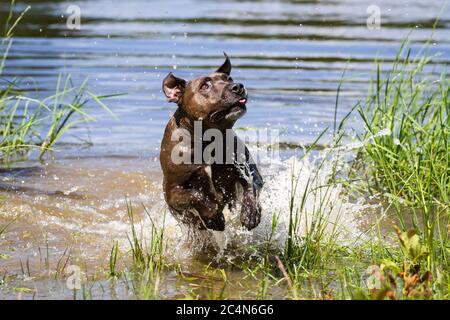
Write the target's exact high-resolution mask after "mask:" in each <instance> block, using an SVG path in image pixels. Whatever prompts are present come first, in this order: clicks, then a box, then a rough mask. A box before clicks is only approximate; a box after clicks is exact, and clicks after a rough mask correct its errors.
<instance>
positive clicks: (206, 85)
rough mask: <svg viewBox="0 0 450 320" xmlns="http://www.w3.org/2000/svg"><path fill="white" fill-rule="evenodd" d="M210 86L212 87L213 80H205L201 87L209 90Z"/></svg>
mask: <svg viewBox="0 0 450 320" xmlns="http://www.w3.org/2000/svg"><path fill="white" fill-rule="evenodd" d="M209 88H211V81H205V82H204V83H203V84H202V85H201V87H200V89H202V90H208V89H209Z"/></svg>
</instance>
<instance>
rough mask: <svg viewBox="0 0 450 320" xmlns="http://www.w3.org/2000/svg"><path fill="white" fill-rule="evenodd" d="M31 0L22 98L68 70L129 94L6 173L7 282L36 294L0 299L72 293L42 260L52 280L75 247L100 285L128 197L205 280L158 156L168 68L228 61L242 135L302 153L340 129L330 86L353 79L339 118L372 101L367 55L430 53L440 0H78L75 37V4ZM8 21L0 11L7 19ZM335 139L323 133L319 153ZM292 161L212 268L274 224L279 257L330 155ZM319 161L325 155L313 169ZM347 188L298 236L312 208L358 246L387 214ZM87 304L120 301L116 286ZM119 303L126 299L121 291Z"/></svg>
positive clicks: (233, 230)
mask: <svg viewBox="0 0 450 320" xmlns="http://www.w3.org/2000/svg"><path fill="white" fill-rule="evenodd" d="M23 3H24V2H23V1H19V3H18V5H17V7H16V10H17V12H18V11H21V10H23V9H24V8H25V5H24V4H23ZM30 3H31V4H32V9H31V10H30V11H29V12H28V14H27V16H26V17H25V18H24V20H23V22H22V23H21V24H20V25H19V26H18V29H17V30H16V32H15V34H16V38H15V40H14V44H13V47H12V49H11V52H10V55H9V59H8V60H7V63H6V68H5V71H4V75H3V76H4V77H5V78H13V77H17V78H19V79H21V87H22V88H23V89H25V90H29V91H30V92H31V93H30V94H33V95H36V96H37V97H44V96H48V95H51V94H52V93H53V92H54V89H55V83H56V81H57V78H58V75H59V74H62V73H68V74H71V75H72V76H73V78H74V81H75V83H78V84H80V83H81V82H82V81H83V80H84V79H85V78H86V77H88V78H89V84H88V87H89V90H90V91H92V92H95V93H96V94H115V93H127V95H124V96H121V97H116V98H112V99H109V100H107V101H105V102H106V103H107V104H108V106H109V107H110V108H111V109H112V110H113V111H114V113H115V114H116V115H117V118H113V117H111V116H110V115H109V114H108V113H106V112H105V111H103V110H101V108H98V107H95V106H94V105H93V104H92V105H90V108H89V110H90V111H89V112H90V114H92V115H94V116H95V117H96V119H97V121H96V122H93V123H89V124H88V125H83V126H80V127H77V128H74V130H72V131H71V132H69V134H68V135H66V136H65V137H64V138H63V139H62V140H61V142H60V143H59V144H58V145H57V148H56V151H55V152H54V153H53V154H52V156H51V157H48V158H47V159H46V160H45V161H44V162H43V163H40V162H34V161H27V162H19V163H16V164H15V165H13V166H12V167H9V168H3V169H0V196H1V198H2V204H1V206H0V224H3V223H6V222H9V221H11V219H14V218H16V219H17V220H16V221H15V222H14V223H13V224H12V225H11V226H10V227H9V228H8V231H7V233H5V235H3V236H2V238H0V253H5V256H1V257H0V275H1V274H2V273H3V272H7V273H8V274H12V275H17V276H18V278H17V279H19V280H20V281H19V282H18V284H17V286H21V287H27V288H30V289H32V290H33V291H32V292H22V293H21V292H20V290H19V291H17V290H16V291H14V290H12V289H9V290H6V291H0V297H1V296H2V295H3V296H8V297H17V296H18V295H19V296H23V297H27V298H30V297H33V296H35V297H41V298H42V297H58V296H61V295H63V296H65V297H67V298H70V297H71V295H72V293H71V292H70V290H67V289H66V288H65V286H64V282H63V284H59V287H58V286H57V288H56V289H55V287H54V283H53V282H49V281H48V280H46V279H48V277H46V276H45V275H46V273H45V263H46V261H45V259H46V256H47V251H48V252H49V254H48V255H49V258H50V266H51V269H53V270H54V269H55V268H56V266H57V264H58V261H59V259H60V258H61V257H62V256H64V255H65V254H67V252H70V256H71V259H70V263H71V264H75V265H80V266H82V267H83V269H87V271H88V273H89V274H92V275H95V274H96V272H97V271H98V272H99V273H100V271H101V270H103V269H102V268H104V267H106V266H107V261H108V257H109V253H110V250H111V247H112V245H113V243H114V242H115V241H117V242H118V244H119V247H120V248H121V250H122V251H123V252H126V250H127V248H128V242H127V232H128V233H129V231H130V229H129V223H128V217H127V212H126V201H127V200H129V201H131V202H132V204H133V208H134V213H135V215H136V217H137V221H138V229H139V230H141V231H142V236H143V237H144V238H146V237H147V238H148V236H149V234H148V232H149V226H150V223H151V222H154V223H156V225H157V226H161V225H162V224H163V222H164V225H165V228H166V237H167V239H168V241H169V248H170V250H168V253H167V259H168V260H170V261H171V262H179V263H181V265H182V266H183V268H184V270H185V271H186V272H198V270H201V268H202V266H203V264H202V263H204V261H203V260H204V259H205V257H203V258H201V259H200V258H198V255H197V254H196V253H195V247H196V246H197V245H198V243H195V242H192V238H190V237H189V236H188V235H187V234H186V232H185V230H184V229H183V228H181V227H180V226H179V225H177V223H176V222H175V220H174V219H173V218H172V217H171V216H170V215H169V214H166V207H165V204H164V201H163V195H162V190H161V180H162V175H161V172H160V169H159V161H158V158H157V156H158V153H159V145H160V141H161V136H162V132H163V129H164V126H165V124H166V123H167V121H168V119H169V117H170V115H171V114H172V113H173V111H174V106H173V105H170V104H168V103H167V102H166V101H165V99H164V97H163V95H162V94H161V91H160V88H161V80H162V78H163V77H164V76H165V75H166V74H167V73H168V72H170V71H172V72H174V73H175V74H176V75H177V76H180V77H185V78H191V77H194V76H197V75H201V74H206V73H208V72H210V71H211V70H214V69H215V68H216V67H217V66H218V65H220V64H221V62H222V61H223V55H222V52H223V51H225V52H227V53H228V55H229V56H230V57H231V60H232V63H233V66H234V69H233V78H234V79H235V80H237V81H239V82H242V83H244V84H245V85H246V86H247V88H248V90H249V95H250V101H249V103H248V112H247V115H246V116H245V117H244V118H243V119H241V120H240V121H239V122H238V124H237V127H238V128H243V129H245V130H247V131H248V130H250V131H251V130H256V129H261V128H265V129H277V130H279V131H280V133H281V136H280V141H281V142H282V143H294V144H297V145H305V144H308V143H311V142H313V141H314V140H315V139H316V137H317V136H318V134H319V133H320V132H322V131H323V130H324V129H325V128H327V127H329V128H332V127H333V121H334V106H335V96H336V88H337V86H338V83H339V81H340V79H341V77H342V74H343V72H344V70H346V73H345V79H346V82H345V84H344V86H343V88H342V92H341V97H340V103H339V109H338V114H337V118H338V119H339V118H342V117H343V116H344V115H345V114H346V113H347V112H348V111H349V109H350V108H351V107H352V106H353V105H354V104H355V102H356V101H357V100H358V99H359V98H362V97H364V94H365V93H366V91H367V88H368V84H369V79H370V74H371V72H372V70H373V61H374V59H376V58H377V59H379V60H383V61H385V62H386V63H385V64H383V68H388V67H389V64H390V62H392V60H393V58H394V56H395V54H396V52H397V50H398V48H399V45H400V42H401V40H402V39H404V37H405V36H407V35H408V34H409V32H410V31H411V30H413V31H412V33H411V34H410V36H409V38H410V42H411V47H412V49H413V53H416V52H418V51H419V50H420V49H421V48H422V46H423V45H424V44H425V42H426V41H427V40H428V39H429V37H430V35H431V34H432V33H433V31H432V26H433V23H434V21H435V18H436V16H437V15H438V14H439V12H441V9H442V7H443V3H444V2H443V1H442V2H441V1H432V2H429V1H398V2H394V1H356V0H354V1H321V2H316V1H305V2H298V1H277V2H272V1H248V2H245V1H220V2H216V1H193V0H192V1H179V2H178V1H177V2H175V3H174V2H173V1H170V2H169V1H166V2H161V3H159V2H151V3H150V2H149V1H144V0H130V1H126V2H123V1H91V0H88V1H82V2H80V3H79V5H80V8H81V13H82V20H81V23H82V24H81V30H68V29H67V26H66V18H67V14H66V9H67V7H68V5H69V3H67V2H65V1H31V2H30ZM112 3H113V4H112ZM369 4H375V5H378V6H379V7H380V9H381V14H382V16H381V28H380V29H379V30H370V29H368V28H367V26H366V19H367V17H368V13H367V12H366V9H367V7H368V5H369ZM6 11H7V6H6V5H5V3H4V2H2V3H1V4H0V12H1V16H2V17H4V16H5V12H6ZM449 13H450V12H449V9H446V8H444V9H443V11H442V12H441V14H440V15H441V20H440V22H439V24H438V26H437V29H436V30H435V31H434V36H433V41H432V42H431V44H430V53H431V54H437V55H436V57H435V58H434V62H433V64H432V67H433V68H434V69H435V70H436V71H437V72H439V71H440V70H442V69H443V66H445V65H446V64H447V63H448V62H449V60H450V43H449V39H450V31H449V23H450V21H449V20H448V17H449ZM358 125H359V124H358V123H355V128H357V127H358ZM331 135H332V131H331V130H330V131H329V132H328V133H327V134H326V135H325V137H324V141H323V143H324V144H326V142H327V141H329V140H330V137H331ZM86 141H88V142H91V143H92V146H90V145H87V144H86ZM254 151H255V150H254ZM346 152H347V153H351V150H350V151H349V150H347V151H346ZM294 153H297V154H301V152H298V150H297V151H294V150H282V159H269V160H271V161H265V162H264V163H262V164H261V171H262V174H263V176H264V178H265V181H266V185H265V188H264V190H263V193H262V195H261V199H262V205H263V212H264V215H263V219H262V222H261V225H260V226H259V227H258V228H257V229H255V230H254V231H252V232H247V231H244V230H243V229H242V228H240V227H239V219H238V218H237V213H233V212H227V213H226V217H227V229H226V231H225V232H224V233H214V232H208V233H207V234H206V235H205V234H203V235H202V237H203V238H202V239H207V240H208V241H211V244H212V246H213V247H214V250H212V251H213V252H214V254H213V255H212V257H211V256H208V258H207V260H208V259H209V260H208V261H212V260H216V261H217V263H223V261H230V262H232V261H233V259H238V258H239V255H240V254H241V253H242V252H244V253H242V254H244V255H248V254H249V253H248V252H245V250H243V248H249V247H252V246H256V245H257V244H258V243H261V242H263V241H265V240H266V239H267V237H268V236H269V234H270V233H271V231H272V218H273V214H278V215H279V219H278V225H277V228H276V231H275V233H274V236H273V239H272V240H273V243H274V244H275V246H276V247H278V248H281V247H282V246H283V244H284V241H285V240H286V225H287V223H288V219H289V200H290V197H291V195H292V184H291V181H292V176H293V175H294V177H295V178H294V180H295V181H298V186H297V189H296V190H295V195H296V198H297V199H300V198H301V196H302V195H303V190H304V189H305V188H306V187H307V185H310V183H314V184H316V186H319V185H323V184H324V182H325V181H326V180H327V178H328V177H329V175H330V174H331V167H332V165H333V164H334V163H335V162H333V160H336V158H335V157H334V156H333V152H332V151H330V150H325V151H322V152H321V153H320V154H318V153H317V154H315V155H314V156H313V157H312V158H311V157H310V158H303V159H299V157H298V156H295V154H294ZM323 158H327V159H328V160H327V161H326V163H325V165H323V166H322V169H320V170H319V171H317V168H318V167H317V163H318V162H320V160H321V159H323ZM330 159H331V160H330ZM265 160H267V159H265ZM339 160H340V161H341V160H342V165H343V166H345V161H344V160H343V159H339ZM267 162H270V163H267ZM311 177H312V180H311ZM341 191H342V186H339V185H337V186H333V187H331V188H325V189H324V188H320V190H319V191H317V192H316V193H314V194H311V195H309V197H308V198H307V201H306V205H305V206H304V207H303V208H302V210H301V214H302V215H303V216H304V217H303V219H302V223H301V224H300V229H301V230H300V232H306V231H305V230H308V226H309V225H310V223H311V221H312V219H313V218H314V217H315V215H316V214H317V205H318V203H325V204H326V205H325V208H322V209H323V210H322V212H325V213H326V216H325V219H327V221H328V222H329V226H328V228H327V231H328V232H329V234H337V235H338V237H339V239H340V240H341V241H342V242H345V243H349V242H352V243H355V242H357V241H362V240H364V238H365V237H366V236H367V235H368V230H369V229H370V226H371V224H372V223H373V221H375V220H376V219H378V218H379V217H378V216H377V215H376V214H377V212H378V211H377V210H376V205H373V204H368V203H367V201H366V199H349V198H348V196H347V195H345V194H343V193H342V192H341ZM299 201H300V200H298V202H299ZM298 202H296V203H295V206H296V207H298V206H300V204H299V203H298ZM143 206H145V207H146V208H147V210H148V212H149V213H150V218H149V217H148V216H147V215H145V214H144V210H143ZM369 213H370V216H369V217H368V215H369ZM197 240H198V239H197ZM47 244H48V245H47ZM47 247H48V249H47ZM255 254H256V255H257V254H258V252H257V251H255ZM199 259H200V260H199ZM202 259H203V260H202ZM202 261H203V262H202ZM208 261H206V263H207V262H208ZM28 269H30V274H28ZM43 270H44V271H43ZM231 274H232V277H233V276H234V277H237V278H240V277H241V276H242V275H241V274H240V273H239V272H237V273H233V272H231ZM99 278H100V279H103V278H104V277H103V278H102V277H101V276H99ZM31 279H32V281H31ZM168 279H169V280H168V281H167V283H166V284H165V285H164V286H163V289H162V295H163V296H164V297H178V296H180V293H179V292H177V290H176V289H175V288H174V285H173V282H175V279H176V275H172V276H170V275H169V276H168ZM101 283H102V282H100V284H101ZM49 287H51V288H52V289H51V290H50V289H49ZM93 294H94V297H99V298H105V297H113V296H114V295H113V293H112V292H110V291H109V289H106V290H105V291H103V290H96V291H95V292H94V293H93ZM118 296H119V297H132V296H129V295H128V293H127V292H126V290H124V289H119V292H118Z"/></svg>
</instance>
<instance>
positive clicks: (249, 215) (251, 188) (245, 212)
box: [235, 163, 264, 230]
mask: <svg viewBox="0 0 450 320" xmlns="http://www.w3.org/2000/svg"><path fill="white" fill-rule="evenodd" d="M235 168H236V170H237V172H238V173H239V182H240V184H241V185H242V187H243V188H244V193H243V197H242V208H241V215H240V220H241V223H242V225H243V226H245V227H246V228H247V229H248V230H251V229H254V228H256V227H257V226H258V225H259V223H260V221H261V205H260V203H259V192H260V190H261V188H262V186H263V184H264V182H263V180H262V177H261V175H260V174H259V172H258V168H257V167H256V165H254V164H251V163H244V164H242V165H236V166H235Z"/></svg>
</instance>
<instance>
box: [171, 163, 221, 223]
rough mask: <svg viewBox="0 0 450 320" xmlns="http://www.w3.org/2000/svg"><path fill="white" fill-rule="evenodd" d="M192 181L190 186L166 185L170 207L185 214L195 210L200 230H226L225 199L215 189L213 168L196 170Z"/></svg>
mask: <svg viewBox="0 0 450 320" xmlns="http://www.w3.org/2000/svg"><path fill="white" fill-rule="evenodd" d="M191 180H192V181H191V185H190V186H183V185H173V184H170V185H165V187H164V189H165V191H166V192H165V194H166V201H167V203H168V205H169V206H170V207H171V208H172V209H175V210H176V211H177V212H183V214H187V212H189V210H191V209H195V210H196V211H197V212H198V214H199V216H200V217H199V218H200V220H201V221H200V225H199V227H200V228H202V227H203V229H204V228H208V229H212V230H216V231H223V230H224V229H225V218H224V216H223V212H222V211H223V208H224V202H223V197H222V196H221V195H220V194H219V193H217V192H216V190H215V188H214V184H213V182H212V177H211V168H210V167H209V166H208V167H201V168H199V169H198V170H195V172H194V173H193V175H192V177H191ZM197 218H198V217H197Z"/></svg>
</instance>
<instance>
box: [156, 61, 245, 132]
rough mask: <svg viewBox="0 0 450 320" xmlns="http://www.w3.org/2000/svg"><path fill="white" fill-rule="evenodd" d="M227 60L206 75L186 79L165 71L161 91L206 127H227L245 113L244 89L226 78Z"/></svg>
mask: <svg viewBox="0 0 450 320" xmlns="http://www.w3.org/2000/svg"><path fill="white" fill-rule="evenodd" d="M230 73H231V62H230V59H229V58H228V56H227V55H226V54H225V62H224V63H223V64H222V66H220V67H219V68H218V69H217V70H216V71H215V72H213V73H211V74H210V75H208V76H203V77H198V78H195V79H193V80H190V81H188V82H187V81H186V80H184V79H181V78H178V77H175V76H174V75H173V74H172V73H169V74H168V75H167V76H166V78H165V79H164V80H163V84H162V88H163V92H164V94H165V95H166V97H167V98H168V100H169V101H171V102H175V103H176V104H178V106H179V107H180V108H182V109H183V110H184V111H185V112H186V114H187V115H188V117H189V118H190V119H192V120H200V121H203V123H204V124H206V125H207V126H208V127H211V128H219V129H226V128H231V127H232V126H233V125H234V123H235V122H236V120H237V119H239V118H240V117H242V116H243V115H244V114H245V112H246V106H245V104H246V102H247V90H246V89H245V87H244V85H243V84H241V83H236V82H234V81H233V79H232V78H231V77H230Z"/></svg>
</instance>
